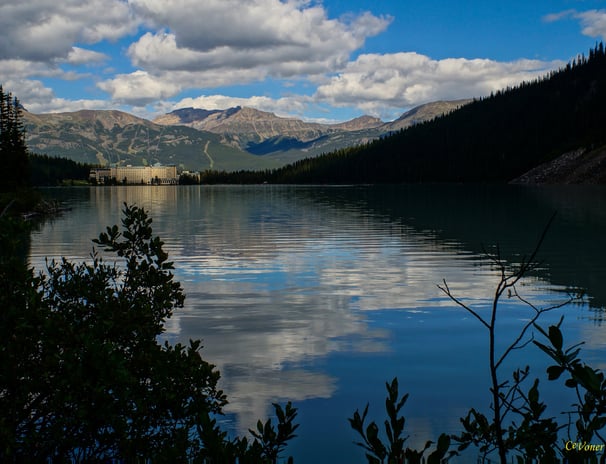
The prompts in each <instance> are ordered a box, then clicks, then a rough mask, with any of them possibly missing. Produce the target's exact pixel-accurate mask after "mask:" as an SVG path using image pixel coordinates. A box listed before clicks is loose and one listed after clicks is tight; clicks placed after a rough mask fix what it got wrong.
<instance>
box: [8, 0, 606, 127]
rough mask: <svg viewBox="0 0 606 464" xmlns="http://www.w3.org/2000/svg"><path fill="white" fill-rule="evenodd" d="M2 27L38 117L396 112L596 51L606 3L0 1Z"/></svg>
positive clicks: (338, 116) (11, 75)
mask: <svg viewBox="0 0 606 464" xmlns="http://www.w3.org/2000/svg"><path fill="white" fill-rule="evenodd" d="M0 31H2V32H1V33H0V83H2V85H3V86H4V88H5V90H8V91H11V92H13V93H14V94H15V95H16V96H18V97H19V98H20V100H21V101H22V103H23V104H24V106H25V107H26V108H27V109H28V110H30V111H32V112H34V113H47V112H64V111H77V110H80V109H119V110H123V111H128V112H131V113H134V114H137V115H139V116H142V117H146V118H149V119H153V118H154V117H155V116H157V115H160V114H163V113H166V112H170V111H172V110H174V109H177V108H181V107H189V106H193V107H198V108H205V109H224V108H228V107H232V106H237V105H240V106H251V107H255V108H258V109H261V110H264V111H271V112H274V113H276V114H278V115H280V116H294V117H298V118H303V119H306V120H320V121H343V120H347V119H351V118H353V117H356V116H360V115H363V114H370V115H373V116H378V117H380V118H382V119H383V120H391V119H394V118H396V117H398V116H399V115H400V114H402V113H403V112H405V111H407V110H409V109H410V108H413V107H414V106H417V105H419V104H423V103H427V102H430V101H436V100H452V99H458V98H469V97H481V96H484V95H489V94H490V92H492V91H495V90H499V89H501V88H504V87H507V86H512V85H516V84H517V83H519V82H521V81H523V80H530V79H534V78H535V77H537V76H541V75H544V74H545V73H547V72H548V71H549V70H551V69H554V68H558V67H560V66H562V65H564V64H565V63H566V62H568V61H570V60H572V59H573V58H574V57H575V56H576V55H578V54H580V53H587V51H588V49H589V48H590V47H592V46H594V45H595V43H596V42H597V41H600V40H603V37H604V36H605V35H606V0H604V1H598V0H552V1H543V0H534V1H528V0H523V1H518V0H515V1H507V2H504V1H490V2H487V1H475V0H474V1H471V0H469V1H457V2H455V1H446V0H427V1H425V2H417V1H414V2H413V1H408V0H375V1H372V2H371V1H361V0H349V1H344V0H324V1H320V0H65V1H61V2H57V1H56V0H0Z"/></svg>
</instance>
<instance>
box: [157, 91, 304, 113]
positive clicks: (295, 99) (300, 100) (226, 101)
mask: <svg viewBox="0 0 606 464" xmlns="http://www.w3.org/2000/svg"><path fill="white" fill-rule="evenodd" d="M308 103H309V97H305V96H292V97H283V98H277V99H276V98H270V97H265V96H251V97H248V98H237V97H230V96H226V95H202V96H199V97H196V98H184V99H182V100H180V101H179V102H177V103H175V104H174V105H172V108H170V109H168V111H172V110H175V109H179V108H190V107H191V108H201V109H206V110H223V109H227V108H233V107H236V106H243V107H244V106H247V107H251V108H256V109H258V110H261V111H268V112H272V113H276V114H277V115H278V116H290V115H293V114H299V115H302V114H303V113H304V111H305V110H306V108H307V104H308Z"/></svg>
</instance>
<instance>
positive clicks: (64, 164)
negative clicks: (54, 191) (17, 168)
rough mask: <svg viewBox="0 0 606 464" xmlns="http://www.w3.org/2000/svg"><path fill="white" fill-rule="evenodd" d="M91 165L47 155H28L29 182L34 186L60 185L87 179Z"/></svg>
mask: <svg viewBox="0 0 606 464" xmlns="http://www.w3.org/2000/svg"><path fill="white" fill-rule="evenodd" d="M91 167H92V166H91V165H89V164H82V163H77V162H76V161H72V160H70V159H67V158H55V157H53V156H48V155H39V154H33V153H32V154H30V155H29V176H30V179H29V180H30V184H31V185H36V186H54V185H61V184H62V183H63V182H66V181H74V180H88V176H89V173H90V169H91Z"/></svg>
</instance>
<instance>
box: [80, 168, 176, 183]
mask: <svg viewBox="0 0 606 464" xmlns="http://www.w3.org/2000/svg"><path fill="white" fill-rule="evenodd" d="M90 179H91V180H94V181H96V182H97V184H105V183H109V182H110V181H115V182H117V183H118V184H139V185H152V184H156V185H174V184H178V183H179V177H178V176H177V167H176V166H174V165H170V166H161V165H154V166H117V167H109V168H97V169H91V171H90Z"/></svg>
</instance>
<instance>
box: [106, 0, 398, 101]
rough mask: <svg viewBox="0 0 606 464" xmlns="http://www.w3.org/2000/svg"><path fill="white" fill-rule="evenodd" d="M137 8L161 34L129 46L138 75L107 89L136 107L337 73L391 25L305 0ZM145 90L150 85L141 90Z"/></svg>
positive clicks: (153, 0)
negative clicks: (334, 13) (335, 13)
mask: <svg viewBox="0 0 606 464" xmlns="http://www.w3.org/2000/svg"><path fill="white" fill-rule="evenodd" d="M130 5H131V6H132V8H133V11H134V12H136V14H137V15H139V17H140V19H141V20H142V21H144V22H145V23H146V24H147V25H148V26H150V27H154V28H155V29H156V32H147V33H145V34H143V35H142V36H141V37H140V38H139V39H138V40H137V41H135V42H134V43H132V44H131V45H130V47H129V48H128V56H129V57H130V59H131V62H132V64H133V65H134V66H136V67H138V68H139V69H140V70H139V71H136V72H134V73H131V74H123V75H120V76H118V77H116V78H115V79H113V80H112V81H108V82H104V83H102V84H101V85H100V86H101V88H103V89H104V90H106V91H108V92H110V93H111V95H112V97H113V98H115V99H118V100H120V101H129V102H133V103H134V102H142V97H144V98H145V99H147V101H152V100H153V99H154V98H161V96H174V95H176V94H177V93H178V92H179V91H181V90H182V89H185V88H213V87H220V86H227V85H236V84H247V83H251V82H259V81H262V80H263V79H266V78H268V77H275V78H290V77H297V78H298V77H303V76H308V75H314V74H316V75H318V74H324V73H327V72H335V71H337V70H339V69H342V68H343V66H345V65H346V63H347V61H348V59H349V55H350V54H351V53H352V52H353V51H355V50H356V49H358V48H359V47H360V46H362V45H363V43H364V41H365V40H366V38H367V37H369V36H372V35H375V34H378V33H380V32H382V31H383V30H385V28H386V27H387V26H388V25H389V23H390V22H391V18H385V17H376V16H373V15H372V14H370V13H363V14H361V15H357V16H352V17H351V18H347V19H341V20H339V19H329V18H328V17H327V15H326V11H325V10H324V8H323V7H322V6H320V5H310V3H309V2H301V1H286V2H282V1H279V0H254V1H246V2H245V1H242V0H220V1H219V0H208V1H205V2H199V1H197V0H180V1H179V2H178V5H177V4H175V2H166V1H160V0H132V1H131V2H130ZM141 72H145V74H146V76H147V78H146V80H143V79H142V76H141ZM129 81H130V82H129ZM160 82H162V83H164V85H158V84H159V83H160ZM145 84H149V87H148V88H145V89H141V88H140V87H139V86H141V85H145ZM135 87H138V90H137V91H135V92H132V90H135ZM125 88H127V89H129V91H128V92H124V91H123V89H125ZM171 91H172V92H173V93H172V95H171Z"/></svg>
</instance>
